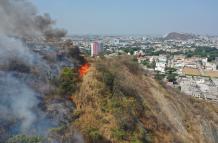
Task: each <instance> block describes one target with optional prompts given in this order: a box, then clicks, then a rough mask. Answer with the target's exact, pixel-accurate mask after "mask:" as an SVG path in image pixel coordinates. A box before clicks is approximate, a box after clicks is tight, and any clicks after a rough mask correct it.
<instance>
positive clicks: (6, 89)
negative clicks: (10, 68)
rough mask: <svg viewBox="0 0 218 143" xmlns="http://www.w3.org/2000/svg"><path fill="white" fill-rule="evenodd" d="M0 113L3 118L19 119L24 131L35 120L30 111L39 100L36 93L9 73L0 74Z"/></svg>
mask: <svg viewBox="0 0 218 143" xmlns="http://www.w3.org/2000/svg"><path fill="white" fill-rule="evenodd" d="M0 91H1V94H0V98H1V101H0V113H1V118H3V119H4V120H11V119H13V118H14V119H16V120H19V121H20V123H21V125H20V130H21V132H26V131H28V130H29V129H30V127H31V125H32V124H33V123H34V121H36V115H35V114H34V112H33V111H32V110H33V109H34V108H36V107H37V105H38V103H39V101H38V100H37V98H36V95H35V94H36V93H35V92H34V91H33V90H32V89H31V88H30V87H28V86H27V85H25V84H24V83H22V82H21V81H19V80H18V79H16V78H15V77H12V76H11V75H10V74H7V73H4V72H1V74H0Z"/></svg>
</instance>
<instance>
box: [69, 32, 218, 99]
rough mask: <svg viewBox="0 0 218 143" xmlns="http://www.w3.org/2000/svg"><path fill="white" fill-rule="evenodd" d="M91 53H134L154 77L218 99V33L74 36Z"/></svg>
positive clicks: (171, 84) (184, 89)
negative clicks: (211, 34) (210, 34)
mask: <svg viewBox="0 0 218 143" xmlns="http://www.w3.org/2000/svg"><path fill="white" fill-rule="evenodd" d="M71 38H72V40H73V41H74V42H73V43H74V45H76V46H78V47H79V48H80V49H81V50H82V51H84V52H86V53H88V54H90V55H91V56H92V57H93V56H94V57H95V56H100V55H104V56H105V57H111V58H113V57H114V56H118V55H122V54H126V55H129V56H135V57H136V58H137V61H138V62H139V63H140V64H141V65H142V67H143V68H144V69H145V70H146V71H149V72H150V73H153V75H154V77H155V78H156V79H158V80H160V81H164V82H166V83H167V85H169V86H171V87H173V88H177V89H178V90H180V91H181V92H183V93H185V94H187V95H190V96H194V97H196V98H200V99H204V100H210V101H215V102H217V101H218V37H217V36H201V35H193V34H181V33H170V34H168V35H166V36H164V37H161V36H74V37H71Z"/></svg>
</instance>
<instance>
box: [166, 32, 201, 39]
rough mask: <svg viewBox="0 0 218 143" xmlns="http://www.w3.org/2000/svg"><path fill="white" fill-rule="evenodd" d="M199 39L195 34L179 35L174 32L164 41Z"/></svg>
mask: <svg viewBox="0 0 218 143" xmlns="http://www.w3.org/2000/svg"><path fill="white" fill-rule="evenodd" d="M195 38H198V37H197V36H196V35H194V34H188V33H177V32H172V33H169V34H167V35H166V36H165V37H164V40H183V41H186V40H189V39H195Z"/></svg>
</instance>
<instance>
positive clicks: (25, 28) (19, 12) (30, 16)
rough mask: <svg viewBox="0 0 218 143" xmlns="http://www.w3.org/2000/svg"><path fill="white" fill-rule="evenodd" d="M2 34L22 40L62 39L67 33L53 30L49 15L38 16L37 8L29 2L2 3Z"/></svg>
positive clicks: (23, 0) (26, 0) (12, 1)
mask: <svg viewBox="0 0 218 143" xmlns="http://www.w3.org/2000/svg"><path fill="white" fill-rule="evenodd" d="M0 19H1V22H0V33H3V34H6V35H9V36H17V37H22V38H36V37H41V36H45V34H46V36H47V35H48V33H50V35H49V36H50V37H49V38H61V37H63V36H65V35H66V31H64V30H61V29H53V27H52V26H53V24H54V23H55V21H53V20H52V19H51V18H50V16H49V15H48V14H44V15H43V16H41V15H38V14H37V10H36V8H35V7H34V6H33V5H32V3H30V2H29V1H28V0H1V1H0ZM47 38H48V37H47Z"/></svg>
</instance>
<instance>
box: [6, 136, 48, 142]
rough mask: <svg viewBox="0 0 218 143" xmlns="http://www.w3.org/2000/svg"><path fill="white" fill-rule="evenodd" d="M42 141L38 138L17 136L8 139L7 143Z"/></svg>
mask: <svg viewBox="0 0 218 143" xmlns="http://www.w3.org/2000/svg"><path fill="white" fill-rule="evenodd" d="M43 141H44V139H43V138H42V137H40V136H26V135H17V136H14V137H12V138H10V139H9V140H8V141H7V143H43Z"/></svg>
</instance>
